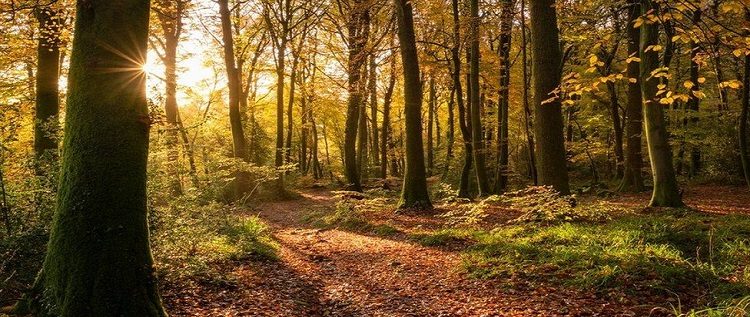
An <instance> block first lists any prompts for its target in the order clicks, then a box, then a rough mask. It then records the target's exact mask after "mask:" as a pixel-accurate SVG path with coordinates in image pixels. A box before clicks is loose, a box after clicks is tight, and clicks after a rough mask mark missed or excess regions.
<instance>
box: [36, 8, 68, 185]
mask: <svg viewBox="0 0 750 317" xmlns="http://www.w3.org/2000/svg"><path fill="white" fill-rule="evenodd" d="M34 13H35V15H36V18H37V21H38V22H39V39H38V42H37V65H36V89H35V91H36V103H35V109H34V110H35V118H34V119H35V120H34V157H35V159H36V168H35V169H36V175H37V176H39V177H42V178H47V177H49V176H50V175H54V174H56V172H55V170H56V165H57V159H58V150H57V145H58V133H59V129H60V127H59V125H60V122H59V118H58V114H59V112H60V90H59V87H58V81H59V79H60V73H59V70H60V32H61V29H62V23H63V19H62V18H61V17H60V12H57V11H56V10H55V9H52V8H49V7H40V8H37V9H36V10H35V12H34ZM47 181H48V182H49V183H50V184H53V185H52V186H51V187H52V189H54V188H55V185H54V184H55V183H56V181H55V180H54V179H49V180H47Z"/></svg>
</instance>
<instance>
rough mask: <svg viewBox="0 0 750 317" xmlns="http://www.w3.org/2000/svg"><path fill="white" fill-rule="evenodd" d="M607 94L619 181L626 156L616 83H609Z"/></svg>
mask: <svg viewBox="0 0 750 317" xmlns="http://www.w3.org/2000/svg"><path fill="white" fill-rule="evenodd" d="M607 92H608V93H609V115H610V117H611V118H612V129H613V130H614V132H615V135H614V138H615V140H614V143H615V144H614V146H615V175H616V177H617V178H618V179H620V178H622V177H623V175H624V173H625V172H624V167H625V164H624V161H625V154H624V150H623V146H622V135H623V133H622V132H623V131H622V122H621V121H620V102H619V100H618V98H617V87H616V86H615V83H613V82H611V81H608V82H607Z"/></svg>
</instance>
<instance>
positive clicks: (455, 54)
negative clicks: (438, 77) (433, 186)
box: [451, 0, 474, 198]
mask: <svg viewBox="0 0 750 317" xmlns="http://www.w3.org/2000/svg"><path fill="white" fill-rule="evenodd" d="M451 4H452V9H453V10H452V11H453V47H451V63H452V72H451V77H452V79H453V90H455V91H456V103H457V104H458V127H459V129H460V130H461V137H462V139H463V143H464V164H463V166H462V168H461V179H460V181H459V185H458V197H461V198H470V196H471V194H470V193H469V182H470V181H471V166H472V163H473V161H474V156H473V155H472V153H473V149H472V146H471V143H472V142H471V127H470V125H469V120H468V119H467V113H466V112H467V111H466V106H465V104H464V94H463V87H462V85H461V56H460V52H461V25H460V20H459V9H458V0H452V1H451Z"/></svg>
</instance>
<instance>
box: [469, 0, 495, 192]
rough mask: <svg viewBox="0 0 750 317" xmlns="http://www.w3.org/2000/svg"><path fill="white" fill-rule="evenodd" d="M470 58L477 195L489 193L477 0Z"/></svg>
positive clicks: (473, 2) (473, 3)
mask: <svg viewBox="0 0 750 317" xmlns="http://www.w3.org/2000/svg"><path fill="white" fill-rule="evenodd" d="M469 10H470V11H471V24H470V26H471V28H470V36H469V37H470V38H469V39H470V43H471V47H470V50H471V54H470V55H471V58H470V63H469V66H470V67H469V81H470V85H469V89H470V94H469V95H470V96H471V97H470V98H469V101H470V111H469V112H470V117H471V119H470V120H471V140H472V149H473V150H474V167H475V168H474V171H475V173H476V177H477V189H478V190H479V196H480V197H482V196H486V195H488V194H489V193H490V188H489V180H488V179H487V170H486V169H485V162H484V158H485V153H484V146H485V144H484V137H483V131H482V118H481V109H480V107H481V100H482V98H480V96H479V92H480V89H479V88H480V87H479V59H480V57H479V24H480V23H479V22H480V20H479V19H480V18H479V0H471V2H470V9H469Z"/></svg>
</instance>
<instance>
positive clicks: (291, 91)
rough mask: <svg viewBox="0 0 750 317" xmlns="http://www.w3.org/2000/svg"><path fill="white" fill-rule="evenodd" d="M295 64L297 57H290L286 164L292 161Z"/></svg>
mask: <svg viewBox="0 0 750 317" xmlns="http://www.w3.org/2000/svg"><path fill="white" fill-rule="evenodd" d="M297 66H299V58H298V57H296V56H295V57H294V58H293V59H292V70H291V73H290V74H289V100H288V103H287V107H286V138H285V144H284V162H285V163H286V164H291V163H292V136H293V133H294V117H293V113H294V98H295V94H296V90H297V89H296V88H297ZM300 164H302V163H300Z"/></svg>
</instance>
